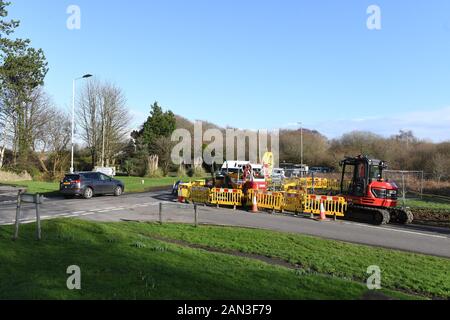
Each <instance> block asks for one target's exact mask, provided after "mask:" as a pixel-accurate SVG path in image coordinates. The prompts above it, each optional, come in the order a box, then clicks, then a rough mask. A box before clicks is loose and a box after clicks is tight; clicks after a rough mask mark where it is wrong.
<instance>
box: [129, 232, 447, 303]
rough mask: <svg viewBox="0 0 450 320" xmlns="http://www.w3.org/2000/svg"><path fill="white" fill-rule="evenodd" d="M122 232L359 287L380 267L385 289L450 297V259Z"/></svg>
mask: <svg viewBox="0 0 450 320" xmlns="http://www.w3.org/2000/svg"><path fill="white" fill-rule="evenodd" d="M122 228H124V230H128V231H130V232H135V233H139V234H143V235H148V236H150V237H151V236H155V235H156V236H159V237H163V238H168V239H177V240H182V241H186V242H188V243H193V244H201V245H206V246H208V247H212V248H220V249H225V250H237V251H240V252H245V253H251V254H259V255H263V256H267V257H274V258H279V259H282V260H285V261H288V262H290V263H291V264H294V265H298V266H300V267H301V268H302V269H303V271H304V272H306V273H310V274H316V273H319V274H329V275H332V276H335V277H338V278H344V279H353V280H357V281H363V280H364V279H366V278H367V274H366V270H367V267H368V266H370V265H377V266H379V267H380V268H381V272H382V286H383V287H384V288H389V289H393V290H405V291H407V292H414V293H417V294H422V295H428V296H430V297H431V296H439V297H445V298H449V297H450V274H449V273H448V270H450V259H445V258H438V257H432V256H426V255H420V254H413V253H407V252H401V251H396V250H389V249H384V248H374V247H369V246H364V245H356V244H349V243H344V242H340V241H332V240H325V239H319V238H316V237H310V236H303V235H298V234H286V233H279V232H273V231H267V230H254V229H242V228H231V227H212V226H202V227H201V228H195V227H191V226H186V225H176V224H168V225H163V226H160V225H158V224H126V225H124V226H123V227H122Z"/></svg>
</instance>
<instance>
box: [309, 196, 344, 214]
mask: <svg viewBox="0 0 450 320" xmlns="http://www.w3.org/2000/svg"><path fill="white" fill-rule="evenodd" d="M321 203H323V205H324V208H325V212H326V215H332V216H334V215H336V216H337V217H343V216H344V214H345V211H346V210H347V202H346V201H345V199H344V198H343V197H329V196H316V195H311V194H309V195H306V196H305V199H304V207H303V211H304V212H307V213H313V214H320V204H321Z"/></svg>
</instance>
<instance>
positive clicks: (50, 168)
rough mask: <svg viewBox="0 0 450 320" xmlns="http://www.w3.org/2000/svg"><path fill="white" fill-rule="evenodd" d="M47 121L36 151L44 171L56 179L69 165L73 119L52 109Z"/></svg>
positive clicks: (36, 144) (37, 140)
mask: <svg viewBox="0 0 450 320" xmlns="http://www.w3.org/2000/svg"><path fill="white" fill-rule="evenodd" d="M47 120H48V121H46V122H45V124H44V125H43V127H42V130H41V131H40V133H39V135H38V136H37V139H36V141H35V150H36V152H37V153H38V159H39V163H40V164H41V168H42V170H43V171H44V172H45V173H47V174H48V175H49V176H50V177H51V178H52V179H54V178H56V177H58V176H59V175H60V174H62V173H63V172H64V169H65V168H66V167H67V165H68V161H69V156H70V154H69V149H68V147H69V142H70V139H71V119H70V116H69V115H68V114H67V113H65V112H63V111H61V110H59V109H57V108H55V107H51V108H49V110H48V117H47Z"/></svg>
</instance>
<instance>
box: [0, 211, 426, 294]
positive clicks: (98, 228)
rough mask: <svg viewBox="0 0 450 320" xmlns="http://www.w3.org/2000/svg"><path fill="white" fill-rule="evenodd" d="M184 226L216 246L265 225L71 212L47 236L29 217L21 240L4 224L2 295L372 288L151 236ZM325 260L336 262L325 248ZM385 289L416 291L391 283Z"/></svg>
mask: <svg viewBox="0 0 450 320" xmlns="http://www.w3.org/2000/svg"><path fill="white" fill-rule="evenodd" d="M178 232H181V233H182V236H183V237H187V235H189V234H191V236H192V242H196V241H197V240H195V239H197V236H195V237H194V236H193V234H194V233H196V234H198V236H200V235H203V236H206V237H207V238H204V240H202V243H204V244H211V245H212V244H213V243H215V242H216V241H218V239H221V238H223V239H227V241H230V242H231V243H236V242H240V241H242V242H243V243H247V241H248V239H249V237H250V238H251V237H252V236H255V235H258V234H257V233H258V232H266V231H255V230H244V229H236V230H233V229H231V228H225V229H224V228H218V227H200V228H197V229H194V228H192V227H190V226H184V225H164V226H157V225H154V224H138V223H130V224H128V223H126V224H125V223H93V222H87V221H81V220H76V219H65V220H50V221H45V222H44V223H43V235H44V239H43V241H40V242H37V241H35V240H34V237H33V236H34V225H32V224H30V225H24V226H22V229H21V237H20V239H19V240H18V241H16V242H12V241H11V238H10V237H11V234H12V227H10V226H2V227H0V261H1V264H0V279H1V281H0V298H1V299H359V298H361V297H363V296H366V295H367V288H366V286H365V284H364V283H362V282H356V281H351V280H350V279H345V278H344V277H330V276H327V275H322V274H313V273H303V272H298V271H295V270H291V269H288V268H284V267H280V266H274V265H270V264H267V263H264V262H261V261H257V260H254V259H248V258H244V257H237V256H233V255H229V254H223V253H212V252H208V251H205V250H202V249H195V248H189V247H185V246H180V245H176V244H173V243H170V242H165V241H161V240H156V239H154V238H152V237H151V235H164V236H167V237H168V236H170V237H173V238H176V236H175V235H174V233H178ZM247 232H248V234H246V233H247ZM255 232H257V233H255ZM149 235H150V236H149ZM273 237H275V238H277V237H281V238H280V239H279V240H281V239H282V237H283V234H276V233H267V236H266V239H267V238H273ZM198 239H199V238H198ZM258 240H259V238H254V239H253V241H255V242H257V241H258ZM297 240H300V238H298V239H297ZM198 241H200V240H198ZM275 243H277V239H275ZM305 245H306V246H308V241H306V242H305ZM310 245H311V243H310ZM286 246H287V247H290V244H289V243H288V244H286ZM272 250H276V247H272ZM311 259H312V260H314V258H313V257H312V258H311ZM322 259H323V260H324V261H326V260H328V262H329V263H330V264H331V263H332V260H329V258H328V255H327V254H326V255H324V256H323V257H322ZM71 265H77V266H79V267H80V268H81V281H82V283H81V287H82V289H81V290H75V291H70V290H68V289H67V287H66V281H67V277H68V276H69V275H68V274H66V270H67V268H68V266H71ZM364 268H365V267H364ZM424 272H425V271H424ZM382 293H383V294H385V295H386V296H388V297H395V298H400V299H410V298H413V297H411V296H408V295H406V294H404V293H400V292H395V291H391V290H386V289H383V290H382Z"/></svg>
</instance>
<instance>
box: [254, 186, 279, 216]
mask: <svg viewBox="0 0 450 320" xmlns="http://www.w3.org/2000/svg"><path fill="white" fill-rule="evenodd" d="M255 192H256V201H257V205H258V208H263V209H270V210H278V211H283V207H284V196H283V193H282V192H271V191H262V190H253V189H250V190H248V191H247V205H248V206H251V205H252V203H253V197H254V195H255Z"/></svg>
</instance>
